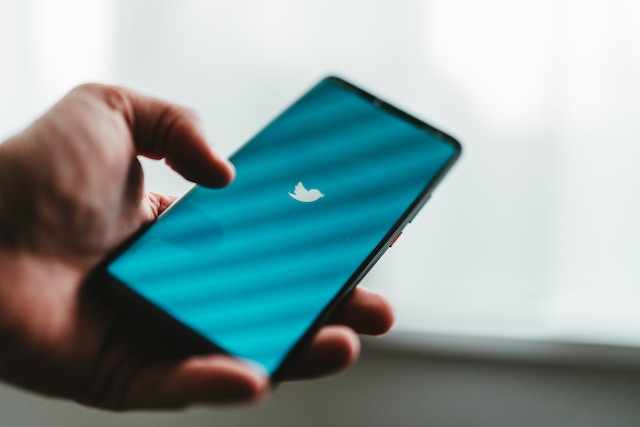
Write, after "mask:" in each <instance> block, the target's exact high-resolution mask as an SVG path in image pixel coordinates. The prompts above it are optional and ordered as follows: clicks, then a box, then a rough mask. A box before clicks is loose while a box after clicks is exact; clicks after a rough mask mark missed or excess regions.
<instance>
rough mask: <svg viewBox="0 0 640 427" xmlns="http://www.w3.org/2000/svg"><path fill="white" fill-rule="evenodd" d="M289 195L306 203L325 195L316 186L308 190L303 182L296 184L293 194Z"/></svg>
mask: <svg viewBox="0 0 640 427" xmlns="http://www.w3.org/2000/svg"><path fill="white" fill-rule="evenodd" d="M289 195H290V196H291V197H293V198H294V199H296V200H297V201H299V202H305V203H309V202H315V201H316V200H318V199H319V198H320V197H324V194H322V193H321V192H320V190H318V189H316V188H313V189H311V190H307V189H306V188H304V185H302V182H299V183H298V184H296V188H295V189H294V190H293V194H291V193H289Z"/></svg>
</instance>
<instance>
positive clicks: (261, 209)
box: [94, 77, 461, 381]
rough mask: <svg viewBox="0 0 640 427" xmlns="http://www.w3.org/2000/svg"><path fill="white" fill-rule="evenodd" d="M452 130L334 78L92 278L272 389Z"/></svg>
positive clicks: (132, 308) (375, 250)
mask: <svg viewBox="0 0 640 427" xmlns="http://www.w3.org/2000/svg"><path fill="white" fill-rule="evenodd" d="M460 152H461V147H460V144H459V143H458V142H457V141H456V140H455V139H453V138H452V137H451V136H449V135H447V134H445V133H443V132H442V131H439V130H437V129H435V128H434V127H432V126H430V125H428V124H426V123H424V122H423V121H420V120H418V119H416V118H414V117H413V116H411V115H409V114H407V113H405V112H403V111H401V110H399V109H398V108H395V107H393V106H391V105H389V104H388V103H386V102H384V101H382V100H380V99H379V98H377V97H375V96H373V95H371V94H370V93H368V92H366V91H364V90H362V89H360V88H358V87H356V86H354V85H353V84H350V83H348V82H346V81H345V80H343V79H340V78H338V77H328V78H325V79H323V80H322V81H320V82H319V83H318V84H317V85H315V86H314V87H313V88H311V90H309V91H308V92H307V93H306V94H304V95H303V96H302V97H301V98H300V99H299V100H298V101H296V102H295V103H294V104H293V105H291V106H290V107H289V108H288V109H287V110H286V111H284V112H283V113H282V114H281V115H280V116H278V117H277V118H276V119H275V120H273V121H272V122H271V123H270V124H269V125H267V126H266V127H265V128H264V129H263V130H262V131H261V132H260V133H258V134H257V135H256V136H255V137H254V138H253V139H251V140H250V141H249V142H248V143H247V144H246V145H244V146H243V147H242V148H240V149H239V150H238V151H237V152H236V153H235V154H234V155H233V156H232V157H231V161H232V163H233V164H234V165H235V167H236V179H235V180H234V181H233V182H232V183H231V184H230V185H229V186H227V187H225V188H222V189H208V188H204V187H200V186H195V187H193V188H192V189H191V190H190V191H189V192H188V193H187V194H185V195H184V196H183V197H182V198H181V199H180V200H179V201H178V202H176V203H175V204H174V205H173V206H172V207H171V208H169V209H168V210H167V211H166V212H165V213H163V214H162V215H161V216H160V218H159V219H158V220H157V221H156V222H155V223H153V224H152V225H151V226H150V227H148V228H146V229H145V230H143V231H141V232H140V233H139V234H137V235H136V236H135V238H134V239H132V241H130V242H128V243H127V244H126V245H125V246H124V247H122V248H120V249H119V250H118V251H116V253H114V254H113V255H112V256H110V257H108V258H107V259H106V260H105V261H104V262H103V263H102V264H101V265H100V266H99V267H98V269H97V270H96V273H95V274H96V275H97V276H98V277H94V279H95V282H96V283H99V287H100V289H101V290H102V291H104V292H106V293H107V294H108V295H109V297H110V298H111V299H112V300H114V301H115V303H116V304H118V305H119V306H121V307H122V308H124V309H125V310H127V311H129V312H130V313H133V314H134V315H135V316H136V317H138V318H140V319H142V320H143V321H144V322H146V323H147V324H148V325H149V326H151V327H152V328H154V329H155V330H157V331H158V332H159V333H161V334H165V335H167V338H168V339H169V340H172V342H173V343H175V345H176V346H180V347H181V348H183V349H184V350H185V351H186V352H192V353H205V352H224V353H227V354H229V355H232V356H235V357H237V358H239V359H243V360H247V361H249V362H250V363H253V364H257V365H259V366H260V367H262V369H264V371H266V372H267V373H268V374H269V375H270V376H271V378H272V380H274V381H277V380H278V378H279V375H280V373H281V372H282V369H283V366H285V365H286V363H287V361H288V360H289V359H291V358H292V357H293V355H294V354H295V352H296V350H297V349H300V348H301V347H302V346H303V345H304V343H305V342H307V341H308V340H309V339H310V338H311V337H312V336H313V334H314V332H316V331H317V329H318V328H319V327H320V326H321V325H322V324H323V322H325V321H326V320H327V319H328V317H329V316H330V314H331V313H332V311H333V310H334V309H335V308H336V307H337V306H338V304H339V303H340V301H341V299H343V298H344V297H345V296H346V295H347V294H348V293H349V291H351V290H352V289H353V288H354V287H355V286H356V285H357V284H358V282H359V281H360V280H361V279H362V277H363V276H364V275H365V274H366V273H367V271H369V269H370V268H371V267H372V266H373V265H374V264H375V262H376V261H377V260H378V259H379V258H380V257H381V256H382V254H383V253H384V252H385V250H386V249H387V248H388V247H389V246H390V245H391V244H392V243H393V242H394V239H395V238H396V237H397V236H398V235H399V233H400V232H401V231H402V229H403V227H404V226H405V225H406V224H407V223H408V222H410V221H411V220H412V219H413V217H414V216H415V215H416V213H417V212H418V210H420V208H421V207H422V206H423V205H424V203H425V202H426V201H427V199H428V198H429V195H430V193H431V192H432V191H433V189H434V187H435V186H436V184H437V183H438V182H439V181H440V180H441V178H442V177H443V176H444V175H445V173H446V172H447V171H448V170H449V169H450V168H451V166H452V165H453V163H454V162H455V161H456V159H457V158H458V157H459V156H460Z"/></svg>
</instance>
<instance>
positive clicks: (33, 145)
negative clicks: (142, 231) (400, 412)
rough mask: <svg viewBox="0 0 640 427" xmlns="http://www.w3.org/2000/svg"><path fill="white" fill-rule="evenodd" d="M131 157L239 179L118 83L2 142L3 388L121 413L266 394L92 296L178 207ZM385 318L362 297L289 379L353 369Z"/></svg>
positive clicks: (195, 131)
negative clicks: (120, 249) (97, 272)
mask: <svg viewBox="0 0 640 427" xmlns="http://www.w3.org/2000/svg"><path fill="white" fill-rule="evenodd" d="M137 155H144V156H147V157H151V158H154V159H161V158H164V159H165V161H166V163H167V164H169V165H170V166H171V167H172V168H173V169H175V170H176V171H177V172H179V173H180V174H182V175H183V176H184V177H185V178H187V179H189V180H192V181H194V182H197V183H199V184H202V185H206V186H211V187H217V186H224V185H226V184H228V183H229V182H230V181H231V180H232V179H233V175H234V171H233V168H232V166H231V165H229V164H228V163H227V162H226V161H225V160H223V159H221V158H220V157H218V156H217V155H216V154H215V153H214V152H213V151H212V149H211V148H210V147H209V145H208V143H207V141H206V139H205V138H204V136H203V133H202V132H201V129H200V127H199V122H198V120H197V117H196V116H195V114H194V113H193V112H191V111H190V110H188V109H185V108H182V107H178V106H176V105H173V104H168V103H165V102H162V101H160V100H157V99H154V98H150V97H146V96H143V95H141V94H138V93H135V92H133V91H130V90H127V89H123V88H118V87H113V86H102V85H84V86H80V87H78V88H76V89H74V90H73V91H71V92H70V93H69V94H68V95H67V96H66V97H64V98H63V99H62V100H61V101H60V102H59V103H58V104H56V105H55V106H54V107H53V108H52V109H51V110H49V111H48V112H47V113H45V114H44V116H43V117H41V118H40V119H39V120H37V121H36V122H34V123H33V124H32V125H31V126H30V127H29V128H27V129H26V130H25V131H23V132H22V133H20V134H18V135H16V136H14V137H12V138H10V139H9V140H8V141H6V142H5V143H4V144H0V379H3V380H5V381H8V382H10V383H13V384H15V385H18V386H20V387H23V388H27V389H30V390H33V391H36V392H39V393H43V394H47V395H52V396H59V397H65V398H70V399H74V400H77V401H79V402H81V403H84V404H87V405H91V406H97V407H102V408H107V409H116V410H124V409H136V408H174V407H183V406H188V405H190V404H195V403H210V404H222V403H235V402H250V401H255V400H259V399H261V398H263V397H264V396H266V395H267V394H268V391H269V382H268V379H267V378H265V377H264V376H263V375H261V374H260V373H258V372H255V371H253V370H251V369H250V368H249V367H247V366H246V365H244V364H243V363H241V362H239V361H237V360H235V359H233V358H231V357H229V356H225V355H221V354H213V355H208V356H194V357H186V358H185V357H178V356H176V355H175V354H173V353H172V352H171V351H169V350H168V349H167V348H166V347H165V346H164V345H163V343H162V342H161V341H159V340H157V339H156V338H155V337H153V336H151V335H150V334H147V333H145V331H144V330H142V329H141V328H139V327H138V326H136V325H134V324H132V322H129V321H127V320H126V319H124V318H123V317H122V316H121V315H120V314H119V313H118V312H117V311H114V310H112V309H111V308H110V307H109V306H108V305H106V304H104V303H103V302H102V301H101V300H100V299H99V298H96V297H95V296H94V295H93V293H91V292H87V289H86V283H85V282H86V278H87V276H88V274H89V272H90V271H91V270H92V268H93V267H94V266H95V265H96V264H97V263H98V261H100V260H101V259H102V258H103V257H104V256H105V255H106V254H107V253H109V252H110V251H111V250H113V249H114V248H115V247H116V246H117V245H118V244H120V243H122V242H123V241H124V240H125V239H126V238H127V237H128V236H130V235H131V234H133V233H134V232H135V231H136V230H138V229H139V228H140V227H141V226H142V225H144V224H145V223H147V222H149V221H153V220H154V219H155V218H157V216H158V215H159V214H160V213H161V212H162V211H163V210H164V209H166V208H167V207H168V206H169V205H170V204H171V202H172V201H173V198H171V197H168V196H164V195H161V194H156V193H147V192H145V191H144V186H143V174H142V169H141V166H140V164H139V162H138V159H137ZM97 286H99V284H97ZM392 322H393V313H392V310H391V308H390V306H389V303H388V302H387V301H386V300H385V299H384V298H383V297H381V296H380V295H378V294H376V293H374V292H372V291H368V290H365V289H362V288H357V289H356V290H355V291H354V292H353V293H352V295H351V296H350V297H349V298H348V299H347V300H346V301H345V302H344V304H343V305H342V307H341V308H340V310H338V311H337V312H336V313H335V314H334V316H333V318H332V321H331V322H329V324H328V325H327V326H324V327H323V328H322V329H321V330H320V331H319V332H318V334H317V335H316V337H315V338H314V339H313V341H312V342H311V344H310V345H309V347H308V348H307V349H306V350H305V351H304V353H303V354H302V355H301V356H300V358H299V360H298V361H297V362H298V363H296V364H294V365H293V367H292V369H291V370H290V371H289V372H288V375H286V377H287V379H297V378H309V377H315V376H322V375H327V374H330V373H334V372H337V371H340V370H342V369H344V368H346V367H348V366H349V365H351V364H352V363H354V362H355V360H356V359H357V356H358V351H359V340H358V336H357V333H365V334H381V333H384V332H386V331H387V330H388V329H389V328H390V326H391V323H392Z"/></svg>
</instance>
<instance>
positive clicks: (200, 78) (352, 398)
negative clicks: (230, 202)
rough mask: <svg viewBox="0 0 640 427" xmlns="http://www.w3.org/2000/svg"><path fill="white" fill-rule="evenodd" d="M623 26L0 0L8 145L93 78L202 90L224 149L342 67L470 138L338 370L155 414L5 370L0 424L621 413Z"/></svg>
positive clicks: (631, 84)
mask: <svg viewBox="0 0 640 427" xmlns="http://www.w3.org/2000/svg"><path fill="white" fill-rule="evenodd" d="M638 22H640V3H639V2H636V1H633V0H612V1H604V0H586V1H576V0H553V1H552V0H536V1H528V0H515V1H514V0H487V1H484V2H477V1H473V0H424V1H421V0H395V1H392V0H339V1H338V0H323V1H319V0H237V1H212V0H182V1H169V0H133V1H126V2H125V1H123V0H120V1H116V0H112V1H109V0H57V1H50V0H0V58H1V59H0V61H1V62H0V140H2V139H5V138H6V137H8V136H9V135H11V134H12V133H14V132H17V131H19V130H20V129H22V128H23V127H24V126H26V125H28V124H29V123H30V122H31V121H32V120H34V118H36V117H37V116H38V115H40V114H41V113H42V112H44V111H45V110H46V109H47V108H48V107H49V106H51V105H52V104H53V103H54V102H55V101H56V100H57V99H58V98H60V97H61V96H63V95H64V94H65V93H66V92H67V91H68V90H69V89H71V88H72V87H73V86H75V85H77V84H80V83H83V82H86V81H99V82H106V83H115V84H121V85H126V86H129V87H131V88H135V89H137V90H140V91H144V92H147V93H149V94H153V95H155V96H158V97H161V98H165V99H169V100H172V101H175V102H178V103H181V104H186V105H189V106H192V107H194V108H196V109H197V110H198V111H199V112H200V113H201V115H202V117H203V118H204V121H205V124H206V126H207V130H208V132H209V134H210V135H211V137H212V139H213V140H214V141H215V144H216V147H217V148H218V149H219V150H220V151H221V152H222V153H224V154H226V155H229V154H231V153H232V152H233V151H234V150H236V149H237V148H238V147H239V146H240V145H242V144H243V143H244V142H246V141H247V140H248V139H249V138H250V137H251V136H252V135H253V134H254V133H256V132H257V131H258V130H259V129H260V128H261V127H262V126H264V125H265V124H266V123H267V122H268V121H269V120H271V119H272V118H274V117H275V116H276V115H277V114H278V113H279V112H280V111H281V110H282V109H283V108H285V107H286V106H287V105H288V104H289V103H290V102H292V101H293V100H294V99H295V98H296V97H298V96H299V95H300V94H301V93H302V92H304V91H305V90H306V89H307V88H309V87H310V86H311V85H312V84H314V83H315V82H316V81H317V80H319V79H320V78H322V77H323V76H325V75H327V74H337V75H340V76H342V77H344V78H346V79H348V80H351V81H353V82H354V83H356V84H358V85H360V86H362V87H364V88H366V89H369V90H370V91H372V92H374V93H375V94H377V95H379V96H380V97H382V98H384V99H386V100H387V101H390V102H392V103H395V104H397V105H398V106H400V107H402V108H404V109H406V110H407V111H409V112H411V113H413V114H414V115H416V116H418V117H420V118H423V119H425V120H426V121H428V122H430V123H431V124H433V125H435V126H436V127H440V128H442V129H443V130H445V131H447V132H449V133H451V134H453V135H454V136H456V137H457V138H458V139H460V141H461V142H462V144H463V147H464V153H463V157H462V159H461V161H460V162H459V163H458V164H457V165H456V166H455V167H454V169H453V171H452V172H451V173H450V175H449V176H447V177H446V178H445V180H444V181H443V182H442V184H441V185H440V186H439V187H438V189H437V190H436V192H435V194H434V197H433V198H432V199H431V201H430V202H429V203H428V204H427V206H426V208H425V209H424V210H423V212H422V213H421V214H420V215H419V216H418V217H417V219H416V220H415V221H414V222H413V223H412V224H411V225H410V226H409V227H408V228H407V229H406V230H405V233H404V234H403V236H402V238H401V239H400V240H399V241H398V242H397V244H396V245H395V246H394V247H393V249H392V250H390V251H388V252H387V254H386V255H385V257H384V258H383V259H382V260H381V261H380V263H379V264H378V265H377V266H376V268H374V269H373V271H372V272H371V274H370V275H369V276H368V277H367V278H366V279H365V282H364V285H365V286H369V287H372V288H375V289H378V290H380V291H382V292H384V293H386V294H387V295H388V296H389V297H390V298H391V300H392V301H393V303H394V305H395V307H396V311H397V318H398V322H397V325H396V327H395V329H394V331H393V332H392V333H391V334H389V335H388V336H387V337H385V338H382V339H377V340H367V341H365V347H364V355H363V360H362V362H361V363H360V364H359V365H358V366H357V367H356V368H354V369H352V370H351V371H350V372H349V373H347V374H346V375H342V376H339V377H336V378H329V379H324V380H322V381H317V382H310V383H300V384H293V385H285V386H284V387H282V388H280V389H279V390H278V391H277V392H276V393H275V395H274V396H273V398H272V399H271V400H270V401H269V402H267V403H265V404H263V405H261V406H260V407H257V408H251V409H222V410H221V409H217V410H203V409H198V410H190V411H186V412H184V413H180V414H171V415H157V414H136V415H124V416H123V415H112V414H106V413H102V412H97V411H91V410H86V409H83V408H80V407H78V406H76V405H75V404H70V403H64V402H56V401H51V400H44V399H40V398H37V397H34V396H30V395H28V394H24V393H22V392H20V391H17V390H14V389H11V388H8V387H6V386H0V425H3V426H4V425H7V426H15V425H19V426H22V425H85V424H89V423H91V424H92V425H95V426H101V425H141V426H144V425H176V424H181V425H185V426H190V425H194V426H196V425H212V424H213V425H279V426H282V425H309V426H315V425H318V426H320V425H391V424H393V425H439V426H458V425H460V426H469V425H478V426H484V425H486V426H498V425H519V426H529V425H532V426H534V425H564V426H567V425H576V426H578V425H580V426H591V425H593V426H596V425H616V426H622V425H629V426H631V425H636V426H637V425H638V424H639V423H640V405H637V404H636V401H637V400H639V399H640V375H639V374H640V349H639V348H638V346H640V309H639V305H640V304H639V301H640V263H639V262H638V260H637V259H638V255H640V220H639V219H640V191H639V190H640V123H639V121H638V117H639V116H640V26H639V25H638ZM144 166H145V173H146V176H147V183H148V186H149V187H150V189H153V190H157V191H163V192H169V193H181V192H183V191H185V190H186V189H187V188H189V184H188V183H187V182H185V181H184V180H182V179H181V178H179V177H178V176H176V175H175V174H173V173H172V172H171V171H170V170H168V168H167V167H166V166H164V164H163V163H158V162H151V161H145V163H144ZM128 423H129V424H128Z"/></svg>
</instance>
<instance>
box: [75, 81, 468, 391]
mask: <svg viewBox="0 0 640 427" xmlns="http://www.w3.org/2000/svg"><path fill="white" fill-rule="evenodd" d="M325 80H329V81H331V82H333V83H335V84H337V85H339V86H341V87H343V88H344V89H346V90H349V91H351V92H353V93H355V94H357V95H359V96H360V97H361V98H363V99H365V100H367V101H369V102H371V103H372V104H373V105H375V106H377V107H378V108H382V109H384V110H385V111H387V112H389V113H391V114H394V115H396V116H398V117H400V118H402V119H403V120H406V121H407V122H409V123H412V124H414V125H415V126H418V127H420V128H422V129H425V130H427V131H429V132H431V133H434V134H435V135H437V136H438V137H439V138H441V139H442V140H444V141H446V142H448V143H450V144H451V145H452V146H453V148H454V150H455V153H454V155H453V156H452V157H451V159H449V161H448V162H447V163H446V164H445V165H444V166H443V167H442V168H441V169H440V170H439V171H438V173H437V174H436V175H435V176H434V178H433V179H432V180H431V182H429V183H427V184H426V186H425V188H424V190H423V191H422V192H421V193H420V195H419V196H418V197H417V198H416V199H415V200H414V202H413V203H412V204H411V205H410V207H409V208H408V209H407V210H406V211H405V212H404V213H403V214H402V215H401V217H400V218H399V219H398V220H397V221H396V223H395V224H394V225H393V226H392V227H391V229H390V230H389V232H388V233H386V235H385V237H384V238H383V239H382V240H381V241H380V243H379V244H378V245H377V246H376V247H375V248H373V249H372V250H371V252H370V254H369V256H368V257H367V258H366V259H365V260H364V261H363V262H362V263H361V264H360V265H359V266H358V268H357V269H356V270H355V271H354V273H353V274H352V275H351V277H350V278H349V279H348V280H347V281H346V282H345V283H344V284H343V285H342V286H341V288H340V290H339V291H338V292H337V293H336V295H335V296H334V298H333V299H332V300H331V301H330V302H329V304H327V306H326V307H324V308H323V309H322V310H321V312H320V314H319V315H318V316H317V318H316V319H315V321H314V322H313V323H312V325H311V326H310V327H309V328H308V329H307V331H306V333H305V334H304V335H303V336H302V337H301V338H300V339H299V340H298V342H297V343H296V344H295V345H294V346H293V347H292V348H291V350H290V351H289V352H288V354H287V355H286V356H285V357H284V359H283V361H282V363H281V364H280V366H279V367H278V368H277V369H276V371H274V372H273V374H272V375H271V376H270V379H271V381H272V382H273V383H277V382H279V381H281V380H282V379H283V377H286V369H287V367H288V366H290V365H291V364H292V361H294V360H295V358H296V356H297V355H299V354H300V352H301V351H302V350H303V349H304V348H305V346H306V345H307V344H309V342H310V340H311V339H312V338H313V336H314V335H315V333H316V332H317V331H318V330H319V328H320V327H321V326H322V325H323V324H325V323H326V322H327V321H328V320H329V318H330V317H331V315H332V314H333V313H334V312H335V310H336V309H337V308H338V307H339V305H340V303H341V302H342V301H343V300H344V299H345V298H346V297H347V296H348V295H349V294H350V293H351V292H352V291H353V289H354V288H355V287H356V286H357V285H358V283H359V282H360V281H361V280H362V278H363V277H364V276H365V275H366V274H367V273H368V272H369V270H371V268H372V267H373V266H374V265H375V264H376V262H377V261H378V260H379V259H380V258H381V257H382V255H383V254H384V253H385V251H386V250H387V249H388V247H389V245H390V244H391V243H392V242H393V240H394V239H395V238H396V237H397V236H398V234H399V233H400V232H401V231H402V229H403V228H404V227H405V226H406V224H407V223H409V222H410V221H411V220H412V219H413V218H414V217H415V215H416V214H417V213H418V212H419V211H420V209H421V208H422V207H423V206H424V204H425V203H426V201H427V200H428V199H429V197H430V195H431V192H432V191H433V189H434V188H435V187H436V186H437V185H438V184H439V183H440V181H441V180H442V178H443V177H444V176H445V175H446V174H447V172H448V171H449V170H450V169H451V167H452V166H453V164H454V163H455V162H456V161H457V160H458V159H459V157H460V155H461V152H462V147H461V145H460V143H459V142H458V141H457V140H456V139H455V138H453V137H452V136H450V135H449V134H447V133H445V132H442V131H441V130H439V129H437V128H435V127H433V126H431V125H430V124H428V123H426V122H424V121H422V120H420V119H418V118H416V117H415V116H412V115H411V114H409V113H407V112H405V111H403V110H401V109H399V108H397V107H395V106H393V105H391V104H389V103H388V102H386V101H384V100H382V99H380V98H378V97H376V96H375V95H373V94H371V93H370V92H368V91H366V90H364V89H362V88H360V87H358V86H355V85H354V84H352V83H349V82H347V81H346V80H344V79H342V78H340V77H337V76H328V77H326V78H325ZM276 117H278V116H276ZM231 159H233V155H232V156H231ZM193 188H195V186H194V187H193ZM193 188H192V189H193ZM192 189H191V190H189V191H187V192H186V193H185V195H186V194H189V192H191V191H192ZM183 197H184V195H183ZM178 201H179V200H178ZM170 209H171V208H169V209H168V210H170ZM168 210H167V211H168ZM150 226H151V224H147V225H146V226H144V227H142V228H141V229H140V230H138V232H136V233H135V234H134V235H133V236H131V237H130V238H129V239H127V240H126V241H125V242H124V243H123V244H121V245H119V246H118V247H117V248H116V249H115V250H114V251H113V252H112V253H111V254H110V255H108V256H107V257H106V258H105V259H104V260H102V261H101V262H100V263H99V264H98V266H97V267H96V268H95V269H94V270H93V271H92V273H91V274H90V275H89V276H88V278H87V286H88V287H90V288H91V289H93V290H95V291H96V292H98V293H100V294H101V295H102V296H103V297H105V298H107V299H108V300H110V301H111V302H112V303H113V304H114V305H115V307H116V308H117V309H120V310H122V312H123V313H125V314H126V315H128V316H130V317H131V318H133V319H134V320H135V321H137V322H139V323H141V324H142V325H146V326H147V328H148V329H150V330H151V331H152V332H153V333H156V334H157V335H158V336H159V337H160V338H161V339H164V340H166V341H167V342H168V343H172V344H173V346H172V347H174V348H173V350H174V351H175V352H176V354H179V355H191V354H208V353H214V352H221V353H224V354H229V353H228V352H226V351H225V350H224V349H223V348H221V347H219V346H217V345H216V344H215V343H213V342H211V341H209V340H208V339H206V338H204V337H203V336H202V335H200V334H199V333H197V332H195V331H194V330H192V329H191V328H190V327H188V326H186V325H184V324H183V323H181V322H180V321H179V320H178V319H176V318H174V317H172V316H170V315H169V314H168V313H166V312H165V311H164V310H162V309H161V308H159V307H157V306H156V305H154V304H153V303H151V302H150V301H149V300H147V299H146V298H144V297H142V296H141V295H139V294H138V293H136V292H135V291H134V290H132V289H131V288H130V287H129V286H127V285H126V284H124V283H123V282H121V281H120V280H118V279H117V278H115V277H114V276H112V275H111V274H110V273H109V272H108V271H107V266H108V265H109V263H110V262H111V261H112V260H113V259H115V258H116V257H118V256H119V255H120V254H121V253H122V252H124V251H125V250H126V249H127V248H128V247H129V246H130V245H131V244H132V243H133V242H134V241H136V240H137V239H138V238H139V237H140V236H141V235H142V234H144V232H145V231H146V230H147V229H148V228H149V227H150ZM230 355H231V356H232V357H233V355H232V354H230Z"/></svg>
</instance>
